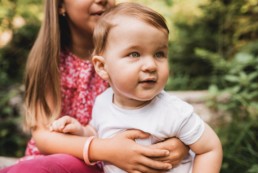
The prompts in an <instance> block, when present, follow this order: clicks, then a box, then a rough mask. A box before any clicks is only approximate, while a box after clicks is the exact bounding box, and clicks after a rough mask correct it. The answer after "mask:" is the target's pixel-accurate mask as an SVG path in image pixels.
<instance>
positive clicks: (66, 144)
mask: <svg viewBox="0 0 258 173" xmlns="http://www.w3.org/2000/svg"><path fill="white" fill-rule="evenodd" d="M32 134H33V135H32V136H33V139H34V140H35V142H36V145H37V147H38V149H39V150H40V152H42V153H43V154H55V153H65V154H70V155H73V156H75V157H78V158H81V159H82V158H83V146H84V143H85V140H86V139H87V137H80V136H75V135H69V134H63V133H58V132H50V131H48V130H45V129H38V130H36V131H34V132H33V133H32Z"/></svg>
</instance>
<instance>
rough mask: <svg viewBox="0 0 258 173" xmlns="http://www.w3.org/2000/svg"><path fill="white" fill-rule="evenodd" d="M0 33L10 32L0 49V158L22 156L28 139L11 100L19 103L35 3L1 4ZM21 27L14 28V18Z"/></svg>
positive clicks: (35, 18) (21, 0)
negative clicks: (18, 19)
mask: <svg viewBox="0 0 258 173" xmlns="http://www.w3.org/2000/svg"><path fill="white" fill-rule="evenodd" d="M0 3H1V5H0V32H3V31H11V33H12V36H13V37H12V40H11V41H10V42H9V43H8V44H7V45H6V46H5V47H2V48H1V49H0V98H1V99H0V155H5V156H14V157H21V156H23V155H24V150H25V146H26V143H27V141H28V136H27V135H25V134H24V133H23V132H22V130H21V127H20V126H21V123H22V121H21V111H20V109H19V107H18V105H17V104H19V105H20V104H21V103H20V102H19V103H11V102H13V100H15V99H17V98H18V100H19V99H20V100H21V99H22V90H20V88H19V87H20V85H21V83H22V79H23V73H24V66H25V62H26V59H27V55H28V51H29V50H30V49H31V46H32V44H33V42H34V40H35V37H36V34H37V32H38V29H39V17H40V16H39V15H40V12H39V11H40V10H39V9H40V8H41V7H42V6H41V5H39V4H40V3H41V1H39V0H19V1H17V0H1V1H0ZM16 17H20V19H21V20H23V21H24V25H23V26H22V27H21V26H19V27H17V26H16V25H15V22H14V21H15V18H16Z"/></svg>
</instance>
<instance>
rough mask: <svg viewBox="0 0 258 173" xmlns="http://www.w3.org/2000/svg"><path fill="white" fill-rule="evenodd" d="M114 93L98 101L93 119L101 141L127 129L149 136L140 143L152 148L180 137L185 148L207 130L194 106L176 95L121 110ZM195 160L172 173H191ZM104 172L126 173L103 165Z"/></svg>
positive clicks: (161, 97)
mask: <svg viewBox="0 0 258 173" xmlns="http://www.w3.org/2000/svg"><path fill="white" fill-rule="evenodd" d="M112 100H113V90H112V89H111V88H109V89H107V90H106V91H105V92H103V93H102V94H101V95H99V96H98V97H97V98H96V101H95V104H94V107H93V113H92V120H91V122H90V124H91V125H92V126H93V127H95V129H96V131H97V133H98V137H99V138H110V137H112V136H114V135H116V134H118V133H120V132H122V131H125V130H127V129H140V130H142V131H144V132H147V133H150V134H151V136H150V137H149V138H147V139H138V140H136V142H137V143H139V144H142V145H151V144H154V143H157V142H159V141H163V140H164V139H167V138H171V137H177V138H179V139H180V140H181V141H182V142H183V143H185V144H186V145H190V144H193V143H194V142H196V141H197V140H198V139H199V138H200V137H201V135H202V133H203V131H204V122H203V121H202V120H201V118H200V117H199V116H198V115H196V114H195V113H194V112H193V107H192V106H191V105H189V104H188V103H186V102H184V101H182V100H180V99H179V98H177V97H175V96H171V95H170V94H168V93H166V92H165V91H162V92H161V93H160V94H159V95H157V96H156V97H155V98H154V99H153V100H152V101H151V102H150V103H149V104H148V105H146V106H144V107H141V108H137V109H122V108H120V107H118V106H117V105H115V104H113V102H112ZM191 165H192V158H191V156H190V154H189V156H188V157H187V158H186V159H185V160H184V161H183V162H182V164H180V165H179V166H177V167H175V168H173V169H171V170H170V171H169V172H172V173H189V172H190V169H191ZM104 171H105V173H124V172H125V171H123V170H121V169H119V168H117V167H115V166H114V165H111V164H109V163H104Z"/></svg>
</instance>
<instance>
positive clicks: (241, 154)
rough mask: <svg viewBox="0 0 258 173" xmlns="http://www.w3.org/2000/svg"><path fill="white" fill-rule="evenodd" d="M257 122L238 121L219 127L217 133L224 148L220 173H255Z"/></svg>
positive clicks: (248, 120) (257, 154) (257, 144)
mask: <svg viewBox="0 0 258 173" xmlns="http://www.w3.org/2000/svg"><path fill="white" fill-rule="evenodd" d="M257 120H258V119H257V118H256V119H255V120H254V119H252V120H250V119H241V120H240V119H238V120H234V121H232V122H231V123H230V124H228V125H225V126H221V127H220V130H219V131H218V133H219V135H220V138H221V141H222V144H223V148H224V157H223V165H222V170H221V173H235V172H243V173H249V172H253V173H257V163H258V151H257V146H258V140H257V139H258V135H257V131H258V121H257ZM240 122H241V123H240Z"/></svg>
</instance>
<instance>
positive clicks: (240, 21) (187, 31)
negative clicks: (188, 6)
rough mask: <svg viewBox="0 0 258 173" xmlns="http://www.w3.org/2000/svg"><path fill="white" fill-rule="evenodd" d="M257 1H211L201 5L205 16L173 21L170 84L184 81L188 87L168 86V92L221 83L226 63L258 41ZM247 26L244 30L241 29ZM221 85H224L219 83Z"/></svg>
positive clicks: (204, 87)
mask: <svg viewBox="0 0 258 173" xmlns="http://www.w3.org/2000/svg"><path fill="white" fill-rule="evenodd" d="M257 4H258V2H257V1H251V0H250V1H245V0H239V1H224V0H217V1H208V3H206V4H203V5H202V6H200V9H201V10H202V14H201V15H199V16H197V17H196V18H195V20H193V21H192V20H191V22H188V21H187V20H188V19H184V20H183V19H182V18H180V16H177V15H176V17H175V18H173V19H174V21H173V23H174V27H175V30H176V35H174V39H173V40H172V44H171V47H170V54H171V62H170V64H171V81H172V80H173V78H180V77H183V79H186V78H189V80H188V81H184V83H185V85H184V86H180V87H183V88H178V85H177V83H175V85H174V84H173V82H171V83H169V84H168V87H167V88H169V89H173V90H175V89H176V90H178V89H181V90H182V89H184V90H187V89H194V90H195V89H207V88H208V87H209V85H210V84H214V83H216V84H218V83H220V78H218V77H219V75H223V74H224V72H225V69H228V68H227V67H224V66H225V65H228V63H227V61H230V60H231V59H232V58H233V57H234V56H235V54H236V53H237V52H239V51H240V50H241V49H242V48H243V47H244V46H245V45H247V44H248V43H249V42H252V41H255V40H257V39H258V27H257V26H258V24H257V22H254V21H257V20H258V19H257V16H258V10H257ZM240 26H245V27H240ZM219 85H220V86H222V85H223V83H220V84H219Z"/></svg>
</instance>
